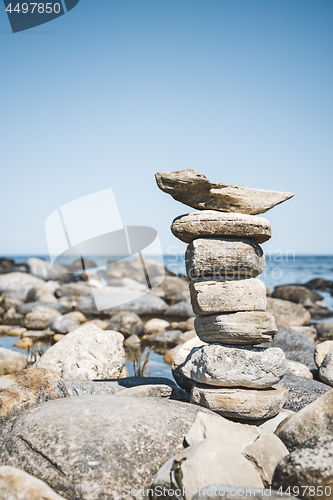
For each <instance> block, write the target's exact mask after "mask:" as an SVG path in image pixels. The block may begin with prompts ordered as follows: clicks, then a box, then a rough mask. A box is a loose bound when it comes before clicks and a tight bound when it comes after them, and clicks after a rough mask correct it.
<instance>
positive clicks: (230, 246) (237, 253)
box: [185, 238, 265, 278]
mask: <svg viewBox="0 0 333 500" xmlns="http://www.w3.org/2000/svg"><path fill="white" fill-rule="evenodd" d="M185 262H186V272H187V275H188V276H189V278H195V277H198V276H200V277H206V276H217V277H220V278H223V277H224V276H233V277H235V276H236V277H239V276H245V277H247V278H255V277H256V276H258V275H259V274H261V273H262V272H263V270H264V267H265V256H264V253H263V251H262V249H261V247H260V246H259V245H258V244H257V243H255V242H254V241H251V240H249V239H237V240H235V239H232V238H199V239H197V240H193V241H192V243H190V245H188V247H187V250H186V254H185Z"/></svg>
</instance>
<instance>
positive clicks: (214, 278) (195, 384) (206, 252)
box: [156, 170, 293, 420]
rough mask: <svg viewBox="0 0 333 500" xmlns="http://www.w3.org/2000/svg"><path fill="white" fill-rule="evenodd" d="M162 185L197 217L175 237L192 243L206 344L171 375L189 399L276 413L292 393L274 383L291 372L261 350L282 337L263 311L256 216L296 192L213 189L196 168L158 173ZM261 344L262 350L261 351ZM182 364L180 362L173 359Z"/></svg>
mask: <svg viewBox="0 0 333 500" xmlns="http://www.w3.org/2000/svg"><path fill="white" fill-rule="evenodd" d="M156 179H157V184H158V186H159V187H160V188H161V189H162V190H163V191H165V192H167V193H169V194H171V195H172V196H173V197H174V198H175V199H176V200H178V201H181V202H183V203H186V204H187V205H190V206H192V207H194V208H197V209H200V210H201V211H199V212H194V213H190V214H188V215H183V216H180V217H177V218H176V219H175V220H174V222H173V224H172V226H171V231H172V233H173V234H174V235H175V236H176V237H177V238H179V239H180V240H181V241H184V242H186V243H188V244H189V245H188V247H187V250H186V259H185V260H186V271H187V275H188V277H189V279H190V292H191V302H192V307H193V311H194V313H195V314H196V315H197V317H196V319H195V330H196V333H197V335H198V337H199V338H200V340H201V341H202V344H201V345H199V347H194V348H193V349H192V350H191V351H190V352H189V354H188V356H187V357H186V359H184V360H181V362H180V364H178V366H177V368H176V369H175V371H174V375H175V378H176V380H177V382H178V383H180V384H181V385H183V386H187V387H189V386H191V387H192V391H191V401H192V402H194V403H196V404H199V405H202V406H205V407H207V408H210V409H211V410H213V411H216V412H217V413H219V414H220V415H223V416H225V417H229V418H236V419H252V420H253V419H255V420H256V419H263V418H270V417H273V416H275V415H277V414H278V413H279V412H280V410H281V408H282V406H283V404H284V403H285V401H286V398H287V395H288V390H287V389H285V388H283V387H279V386H275V384H277V383H278V382H279V380H280V379H281V378H282V377H283V375H284V374H285V371H286V363H285V356H284V353H283V351H282V350H281V349H280V348H272V347H260V344H262V343H267V342H270V341H272V340H273V338H274V335H275V334H276V333H277V328H276V324H275V320H274V317H273V316H272V315H271V314H269V313H267V312H266V288H265V285H264V284H263V282H262V281H260V280H259V279H257V276H259V274H261V273H262V271H263V269H264V266H265V256H264V253H263V251H262V249H261V247H260V245H259V244H260V243H263V242H264V241H267V240H268V239H269V238H270V237H271V226H270V223H269V222H268V220H266V219H264V218H262V217H257V216H256V215H257V214H259V213H263V212H266V211H267V210H269V209H270V208H272V207H273V206H275V205H277V204H279V203H282V202H283V201H285V200H287V199H289V198H291V197H292V196H293V194H292V193H282V192H277V191H265V190H255V189H247V188H242V187H239V186H228V185H225V184H213V183H211V182H210V181H209V180H208V179H207V178H206V177H205V176H203V175H202V174H200V172H198V171H196V170H182V171H179V172H171V173H160V174H156ZM258 344H259V346H258ZM175 362H176V365H177V359H176V360H175Z"/></svg>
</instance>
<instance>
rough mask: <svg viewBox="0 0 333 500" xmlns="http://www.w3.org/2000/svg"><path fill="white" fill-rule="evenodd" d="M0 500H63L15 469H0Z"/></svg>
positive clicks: (34, 479) (31, 477)
mask: <svg viewBox="0 0 333 500" xmlns="http://www.w3.org/2000/svg"><path fill="white" fill-rule="evenodd" d="M0 491H1V500H65V499H64V497H60V496H59V495H57V494H56V493H55V492H54V491H52V490H51V488H50V487H49V486H48V485H47V484H46V483H44V482H43V481H40V480H39V479H36V478H35V477H33V476H30V474H27V473H26V472H24V471H22V470H19V469H16V468H15V467H7V466H6V465H4V466H2V467H0Z"/></svg>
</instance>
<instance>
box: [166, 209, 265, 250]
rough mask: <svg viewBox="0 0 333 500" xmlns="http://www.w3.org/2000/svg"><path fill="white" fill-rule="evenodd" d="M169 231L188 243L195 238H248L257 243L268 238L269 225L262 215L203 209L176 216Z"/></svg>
mask: <svg viewBox="0 0 333 500" xmlns="http://www.w3.org/2000/svg"><path fill="white" fill-rule="evenodd" d="M171 232H172V233H173V234H174V236H176V237H177V238H178V239H180V240H181V241H184V242H185V243H190V242H191V241H193V240H194V239H197V238H206V237H210V238H215V237H226V236H227V237H230V236H231V237H237V238H250V239H252V240H254V241H255V242H257V243H263V242H264V241H267V240H269V238H270V237H271V234H272V230H271V225H270V223H269V221H268V220H267V219H264V218H263V217H255V216H253V215H247V214H235V213H229V212H228V213H225V212H218V211H217V210H203V211H201V212H193V213H190V214H184V215H180V216H178V217H176V218H175V219H174V221H173V223H172V225H171Z"/></svg>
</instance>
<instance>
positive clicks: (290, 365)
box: [286, 359, 313, 378]
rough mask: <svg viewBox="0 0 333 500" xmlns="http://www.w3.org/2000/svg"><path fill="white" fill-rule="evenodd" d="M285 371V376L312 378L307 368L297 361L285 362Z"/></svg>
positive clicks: (288, 360)
mask: <svg viewBox="0 0 333 500" xmlns="http://www.w3.org/2000/svg"><path fill="white" fill-rule="evenodd" d="M286 365H287V371H286V375H296V376H297V377H304V378H313V375H312V373H311V372H310V370H309V368H308V367H307V366H306V365H303V363H299V362H298V361H292V360H291V359H287V360H286Z"/></svg>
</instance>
